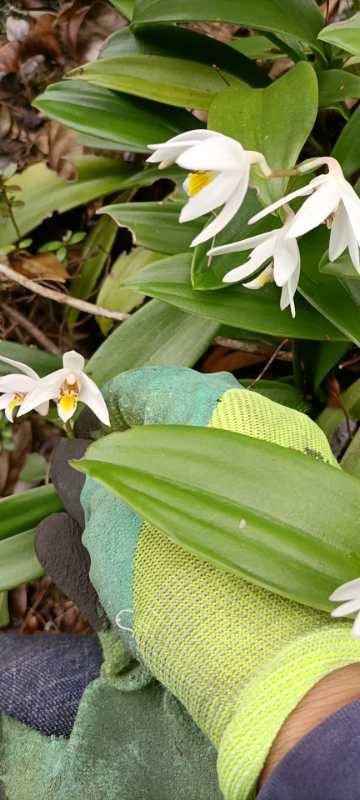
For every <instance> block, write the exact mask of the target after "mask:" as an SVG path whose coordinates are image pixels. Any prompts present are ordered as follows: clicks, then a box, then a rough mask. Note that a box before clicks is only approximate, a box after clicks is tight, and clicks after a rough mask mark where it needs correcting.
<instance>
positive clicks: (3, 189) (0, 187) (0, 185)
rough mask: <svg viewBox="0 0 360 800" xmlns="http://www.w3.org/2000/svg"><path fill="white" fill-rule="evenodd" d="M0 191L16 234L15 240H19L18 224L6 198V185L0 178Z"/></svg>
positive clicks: (9, 201) (7, 197)
mask: <svg viewBox="0 0 360 800" xmlns="http://www.w3.org/2000/svg"><path fill="white" fill-rule="evenodd" d="M0 191H1V192H2V194H3V198H4V202H5V205H6V208H7V211H8V214H9V217H10V219H11V222H12V224H13V228H14V230H15V233H16V238H17V240H19V239H20V238H21V233H20V230H19V228H18V224H17V222H16V219H15V215H14V212H13V209H12V205H11V200H10V198H9V196H8V193H7V186H6V183H5V181H4V179H3V178H2V177H1V176H0Z"/></svg>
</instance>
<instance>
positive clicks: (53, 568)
mask: <svg viewBox="0 0 360 800" xmlns="http://www.w3.org/2000/svg"><path fill="white" fill-rule="evenodd" d="M87 444H88V442H87V441H83V440H76V441H67V440H63V441H62V442H61V443H60V445H59V446H58V448H57V450H56V451H55V454H54V459H53V463H52V479H53V481H54V483H55V485H56V487H57V490H58V492H59V494H60V495H61V496H62V497H63V499H64V505H65V508H66V513H61V514H53V515H51V516H50V517H48V519H46V520H45V521H44V522H43V523H41V524H40V525H39V527H38V530H37V534H36V549H37V552H38V555H39V557H40V560H41V561H42V563H43V566H44V567H45V569H46V570H47V571H48V573H49V574H50V575H51V576H52V577H53V578H54V580H55V581H56V583H57V585H58V586H59V587H60V588H62V589H63V591H65V592H66V593H67V594H68V595H69V596H70V597H71V598H72V599H73V600H74V601H75V602H76V603H77V604H78V606H79V608H80V609H81V611H82V613H83V616H85V617H86V618H87V619H88V621H89V622H91V624H92V625H93V627H94V628H95V629H96V630H98V631H99V637H100V641H101V644H102V648H103V653H101V646H100V643H99V641H98V639H97V637H95V636H79V635H71V634H61V635H53V634H46V633H41V634H38V635H34V636H30V637H25V636H18V635H17V634H14V633H10V634H2V635H1V636H0V715H1V717H0V719H1V725H0V751H1V757H0V798H1V799H2V798H3V797H4V800H5V797H6V800H34V797H36V798H37V800H84V798H86V800H160V799H161V800H220V791H219V789H218V784H217V778H216V753H215V750H214V748H213V747H212V745H211V744H210V742H209V741H208V740H207V739H206V738H205V737H204V736H203V735H202V734H201V732H200V731H199V729H198V728H197V727H196V725H195V724H194V723H193V721H192V720H191V719H190V717H189V715H188V714H187V713H186V712H185V710H184V708H183V707H182V706H181V704H180V703H179V702H178V701H177V700H176V699H175V698H174V697H173V696H172V695H171V694H170V692H168V691H167V690H165V689H164V688H163V687H162V686H160V685H159V684H158V683H156V682H155V681H154V680H152V679H151V676H150V675H149V673H148V671H146V670H144V668H143V667H142V666H141V665H140V666H139V665H137V664H136V663H135V662H133V661H132V660H131V656H129V654H128V653H126V651H125V649H124V646H123V645H122V642H121V639H120V636H119V634H118V633H114V632H111V631H109V630H108V628H109V623H108V620H107V618H106V615H105V612H104V611H103V609H102V608H101V605H100V603H99V599H98V596H97V594H96V592H95V590H94V589H93V587H92V585H91V583H90V581H89V577H88V569H89V561H90V558H89V554H88V551H87V550H86V549H85V548H84V547H83V545H82V543H81V531H82V528H83V525H84V515H83V510H82V507H81V504H80V499H79V498H80V491H81V488H82V484H83V482H84V478H83V476H82V475H80V473H76V472H75V471H74V470H73V469H72V468H71V467H69V465H68V461H69V459H71V458H79V457H80V456H81V455H82V454H83V452H84V451H85V449H86V446H87ZM102 662H103V663H102ZM101 663H102V666H101Z"/></svg>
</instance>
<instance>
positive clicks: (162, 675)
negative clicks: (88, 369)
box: [81, 368, 360, 800]
mask: <svg viewBox="0 0 360 800" xmlns="http://www.w3.org/2000/svg"><path fill="white" fill-rule="evenodd" d="M105 396H106V399H107V402H108V406H109V409H110V414H111V418H112V427H113V429H114V428H115V429H116V428H117V429H118V430H121V429H124V428H126V427H128V426H130V425H133V424H139V423H143V424H147V423H165V424H166V423H172V424H174V423H179V424H187V425H209V426H211V427H217V428H224V429H227V430H231V431H235V432H238V433H243V434H247V435H248V436H253V437H257V438H261V439H266V440H267V441H270V442H274V443H276V444H278V445H282V446H283V447H292V448H294V449H296V450H299V451H301V452H303V453H305V454H307V455H308V456H309V457H315V458H321V459H322V460H324V461H326V462H327V463H329V464H331V465H333V466H334V468H336V467H337V464H336V461H335V459H334V457H333V456H332V454H331V451H330V449H329V445H328V443H327V440H326V438H325V436H324V434H323V433H322V432H321V431H320V430H319V428H318V427H317V426H316V424H315V423H314V422H312V421H311V420H310V419H308V418H307V417H305V416H304V415H303V414H300V413H299V412H297V411H294V410H290V409H288V408H286V407H283V406H280V405H278V404H276V403H273V402H271V401H270V400H268V399H267V398H264V397H262V396H260V395H258V394H256V392H253V391H247V390H244V389H241V388H239V385H238V383H237V381H236V380H235V378H233V377H232V376H231V375H227V374H224V373H220V374H218V375H206V376H205V375H200V374H198V373H196V372H193V371H192V370H187V369H175V368H174V369H172V368H165V369H164V368H144V369H140V370H134V371H132V372H129V373H127V374H123V375H120V376H118V377H117V378H116V379H114V380H113V381H112V382H111V383H110V384H109V385H108V386H107V387H106V389H105ZM229 480H231V476H230V475H229ZM81 499H82V504H83V507H84V510H85V518H86V528H85V532H84V536H83V542H84V544H85V546H86V547H87V549H88V551H89V553H90V556H91V570H90V577H91V581H92V583H93V585H94V587H95V589H96V591H97V592H98V594H99V597H100V599H101V602H102V604H103V606H104V608H105V609H106V612H107V614H108V616H109V618H110V620H111V621H112V622H113V623H114V622H115V621H116V620H117V622H118V624H119V627H120V628H121V629H122V631H123V635H124V636H125V637H126V638H127V641H128V644H129V646H130V647H131V648H132V649H133V652H137V653H138V654H140V656H141V658H142V659H143V660H144V662H145V664H146V665H147V666H148V667H149V669H150V670H151V672H152V673H153V674H154V675H155V676H156V677H157V678H158V679H159V680H160V681H161V682H162V683H163V684H164V685H165V686H166V687H168V688H169V689H170V690H171V691H172V692H173V693H174V694H175V696H176V697H177V698H178V699H180V700H181V702H182V703H183V704H184V705H185V707H186V708H187V709H188V711H189V712H190V713H191V715H192V717H193V719H194V720H195V722H196V723H197V724H198V725H199V727H200V728H201V729H202V730H203V731H204V733H205V734H206V735H207V736H209V738H210V739H211V741H212V742H213V743H214V744H215V746H216V747H217V748H218V750H219V757H218V774H219V780H220V787H221V789H222V791H223V793H224V795H225V798H226V799H227V800H242V799H243V798H244V800H245V798H248V797H250V796H251V797H252V796H253V794H254V792H255V791H256V783H257V778H258V776H259V773H260V771H261V768H262V766H263V764H264V761H265V759H266V756H267V753H268V751H269V749H270V747H271V744H272V741H273V739H274V737H275V736H276V734H277V732H278V730H279V728H280V727H281V725H282V723H283V721H284V720H285V719H286V717H287V716H288V715H289V713H290V712H291V710H292V709H293V708H294V707H295V706H296V705H297V704H298V702H299V701H300V700H301V698H302V697H303V696H304V694H305V693H306V692H307V691H308V690H309V689H310V688H311V687H312V686H313V685H314V684H315V683H316V682H317V681H318V680H319V679H321V678H322V677H323V676H325V675H326V674H327V673H329V672H331V671H333V670H335V669H337V668H340V667H342V666H345V665H347V664H349V663H352V662H354V661H358V660H359V659H360V643H359V642H357V641H354V640H352V639H351V636H350V625H349V624H348V623H347V622H345V623H344V622H335V621H332V620H330V619H329V617H328V616H327V615H326V614H324V613H322V612H318V611H315V610H312V609H310V608H306V607H303V606H300V605H298V604H295V603H291V602H290V601H288V600H286V599H284V598H282V597H279V596H277V595H274V594H272V593H270V592H268V591H265V590H264V589H261V588H259V587H256V586H253V585H251V584H250V583H248V582H245V581H244V580H242V579H240V578H237V577H235V576H234V575H230V574H227V573H225V572H222V571H220V570H217V569H216V568H214V567H213V566H211V565H209V564H208V563H206V562H204V561H202V560H200V559H198V558H197V557H195V556H194V555H192V554H190V553H188V552H187V551H185V550H183V549H182V548H181V547H179V546H178V545H176V544H175V543H174V542H173V541H170V540H169V539H168V538H167V537H166V536H165V535H163V534H162V533H161V532H160V531H158V530H156V529H154V528H153V527H152V526H151V525H150V524H148V523H147V522H146V521H143V520H142V519H141V518H140V517H139V515H138V514H136V513H135V512H133V511H132V510H131V509H130V508H129V507H128V506H126V505H125V504H124V503H122V502H120V501H119V500H118V499H117V498H116V497H115V496H112V495H111V494H110V493H109V492H108V491H107V490H106V489H105V488H104V487H103V486H101V485H99V484H97V483H96V482H95V481H93V480H91V479H89V478H88V479H87V480H86V483H85V487H84V489H83V491H82V495H81ZM284 502H291V498H287V497H284ZM304 502H306V498H304ZM319 502H321V498H319ZM264 511H266V509H264ZM129 609H130V611H129ZM131 628H132V631H131V630H127V629H131Z"/></svg>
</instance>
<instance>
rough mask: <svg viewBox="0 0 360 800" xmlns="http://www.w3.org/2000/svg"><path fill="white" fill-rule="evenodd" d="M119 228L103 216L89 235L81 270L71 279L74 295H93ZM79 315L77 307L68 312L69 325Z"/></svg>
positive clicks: (85, 297)
mask: <svg viewBox="0 0 360 800" xmlns="http://www.w3.org/2000/svg"><path fill="white" fill-rule="evenodd" d="M117 232H118V229H117V225H115V223H114V222H113V220H112V219H109V218H108V217H101V218H100V219H99V220H98V221H97V222H96V224H95V225H94V227H93V229H92V231H91V233H90V234H89V236H88V237H87V239H86V241H85V243H84V246H83V249H82V253H81V262H80V269H79V272H78V273H77V274H76V275H75V277H74V278H73V280H72V281H71V288H70V294H71V295H72V297H80V298H81V299H83V300H84V299H85V300H86V299H87V298H88V297H90V296H91V294H92V292H93V290H94V288H95V286H96V284H97V281H98V279H99V277H100V275H101V272H102V270H103V269H104V267H105V266H106V262H107V260H108V258H109V256H110V253H111V249H112V246H113V244H114V241H115V239H116V235H117ZM78 316H79V311H77V309H76V308H71V309H70V310H69V312H68V325H69V326H70V327H71V326H72V325H74V324H75V322H76V320H77V318H78Z"/></svg>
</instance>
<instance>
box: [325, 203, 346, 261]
mask: <svg viewBox="0 0 360 800" xmlns="http://www.w3.org/2000/svg"><path fill="white" fill-rule="evenodd" d="M349 228H350V225H349V222H348V216H347V213H346V209H345V206H344V204H343V202H342V201H340V203H339V206H338V208H337V211H336V213H335V215H334V219H333V223H332V226H331V232H330V242H329V258H330V261H336V259H337V258H339V256H341V254H342V253H343V252H344V250H346V248H347V246H348V239H349Z"/></svg>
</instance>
